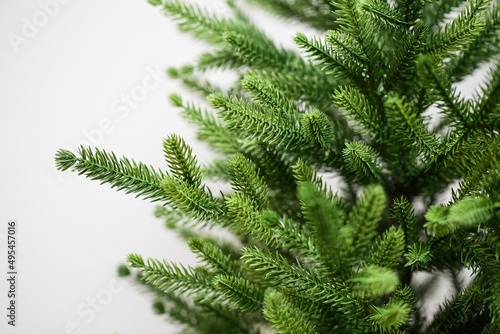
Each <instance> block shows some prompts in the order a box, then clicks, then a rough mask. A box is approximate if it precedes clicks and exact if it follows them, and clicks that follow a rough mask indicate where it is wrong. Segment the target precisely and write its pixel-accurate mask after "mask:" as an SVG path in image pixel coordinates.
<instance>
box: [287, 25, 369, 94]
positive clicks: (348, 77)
mask: <svg viewBox="0 0 500 334" xmlns="http://www.w3.org/2000/svg"><path fill="white" fill-rule="evenodd" d="M294 42H295V43H296V44H297V45H298V46H299V47H300V48H302V49H304V52H305V53H306V54H307V55H308V56H309V57H310V58H312V59H313V60H314V61H315V62H316V63H317V66H318V67H320V68H321V70H322V71H324V72H326V74H334V75H335V76H336V77H337V78H338V80H340V81H341V82H346V81H347V82H349V83H351V84H354V85H357V86H361V87H363V86H364V85H365V84H364V79H363V77H362V73H363V69H362V68H361V67H360V65H359V64H358V63H356V62H354V61H352V60H351V58H348V57H343V56H342V55H341V54H335V53H333V52H331V50H330V49H329V48H328V47H327V46H326V45H324V44H323V42H321V40H319V39H317V38H315V37H313V38H312V39H308V38H307V37H306V36H305V35H304V34H302V33H297V35H296V36H295V38H294Z"/></svg>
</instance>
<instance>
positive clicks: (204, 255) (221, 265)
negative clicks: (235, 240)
mask: <svg viewBox="0 0 500 334" xmlns="http://www.w3.org/2000/svg"><path fill="white" fill-rule="evenodd" d="M188 246H189V248H190V249H191V251H192V252H193V253H195V254H196V255H197V256H198V258H200V259H201V260H202V261H204V262H206V264H207V265H208V266H209V268H210V269H211V270H213V271H214V272H215V273H217V274H223V275H229V276H234V277H239V276H240V275H241V274H240V271H239V263H238V262H236V261H234V260H232V259H231V255H229V254H227V255H226V254H224V252H223V250H222V249H221V248H219V247H218V246H216V245H214V244H213V243H211V242H208V241H204V240H200V239H190V240H189V242H188Z"/></svg>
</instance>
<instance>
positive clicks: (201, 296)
mask: <svg viewBox="0 0 500 334" xmlns="http://www.w3.org/2000/svg"><path fill="white" fill-rule="evenodd" d="M127 261H128V262H129V263H130V266H131V267H132V268H140V269H141V270H142V278H143V279H144V280H145V281H146V282H147V283H151V284H153V285H154V286H156V287H157V288H158V289H160V290H162V291H164V292H172V291H177V293H179V294H182V293H186V294H187V296H193V298H194V299H196V300H199V301H202V302H216V301H217V300H219V299H220V298H221V295H220V294H219V293H218V292H217V290H216V289H215V287H214V285H213V284H212V282H211V279H210V276H209V275H208V274H207V273H206V272H205V271H204V270H202V269H199V268H192V267H188V268H185V267H184V266H183V265H176V264H173V263H167V262H166V261H163V262H161V261H159V260H156V259H151V258H150V259H148V260H147V262H144V260H143V258H142V256H140V255H137V254H130V255H129V256H128V257H127Z"/></svg>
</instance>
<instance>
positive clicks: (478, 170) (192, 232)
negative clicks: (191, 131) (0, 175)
mask: <svg viewBox="0 0 500 334" xmlns="http://www.w3.org/2000/svg"><path fill="white" fill-rule="evenodd" d="M149 2H150V3H151V4H152V5H155V6H158V7H159V8H161V10H162V11H163V12H164V13H165V14H166V15H167V16H170V17H172V18H173V19H174V20H176V21H177V22H178V24H179V28H180V29H181V30H182V31H186V32H189V33H191V34H192V35H194V36H195V37H196V38H198V39H201V40H204V41H206V42H207V43H208V44H210V45H211V48H210V50H211V51H209V52H206V53H204V54H202V55H201V56H200V57H199V58H198V61H197V62H196V63H193V64H187V65H186V66H183V67H181V68H175V69H173V68H172V69H169V70H168V74H169V75H170V76H171V77H172V78H174V79H176V80H179V82H181V83H182V84H183V85H184V86H185V87H187V88H188V89H190V90H192V91H193V92H195V93H197V94H200V95H201V96H203V97H205V98H206V101H207V102H208V105H207V106H206V107H200V106H197V105H195V104H194V103H191V102H185V101H184V99H182V98H181V97H180V96H179V95H177V94H173V95H171V96H170V100H171V102H172V104H173V105H174V106H175V107H177V108H179V110H180V112H181V113H182V115H183V116H185V117H186V118H187V119H188V120H189V122H191V123H193V124H195V125H196V126H197V131H198V135H199V138H200V139H201V140H203V141H205V142H207V143H208V144H209V145H210V146H211V147H212V148H213V149H214V150H215V151H217V152H220V153H221V154H222V155H223V156H224V157H225V158H223V159H218V160H215V161H214V162H213V163H212V164H209V165H206V166H202V165H200V164H199V163H198V161H197V159H196V156H195V154H194V153H193V150H192V149H191V147H190V146H189V145H188V144H187V143H186V142H185V141H184V140H183V139H182V138H181V137H179V136H177V135H175V134H172V135H170V136H169V137H167V138H166V139H165V140H164V142H163V150H164V153H165V160H166V165H167V166H168V169H167V170H164V169H162V168H153V167H149V166H146V165H144V164H142V163H136V162H135V161H134V160H131V159H127V158H125V157H123V158H117V157H116V156H115V155H114V154H113V153H108V152H105V151H104V150H101V149H92V148H81V149H80V151H79V152H77V153H76V154H75V153H72V152H69V151H66V150H60V151H58V152H57V154H56V164H57V166H58V168H59V169H60V170H67V169H70V170H73V171H75V172H77V173H78V174H81V175H85V176H86V177H88V178H90V179H93V180H98V181H100V182H101V183H108V184H110V185H111V187H116V188H117V189H118V190H123V191H125V192H127V193H133V194H136V195H137V196H140V197H142V198H144V199H147V200H150V201H156V202H159V203H160V204H161V205H160V206H159V207H158V208H157V210H156V214H157V216H158V217H161V218H162V219H164V220H165V222H166V225H167V226H168V227H169V228H171V229H173V230H175V231H177V232H178V233H179V236H180V237H181V238H184V239H186V240H187V242H188V245H189V247H190V249H191V250H192V251H193V252H194V253H195V254H196V256H197V257H198V258H199V261H200V265H199V266H194V267H186V266H183V265H182V264H179V263H172V262H167V261H164V260H161V259H143V258H142V256H141V255H138V254H130V255H129V256H128V265H129V267H130V268H138V270H134V272H136V273H137V277H136V280H137V283H138V284H141V285H142V286H144V287H146V288H147V289H148V291H151V292H152V293H154V295H155V301H154V304H153V305H154V309H155V310H156V312H158V313H166V314H167V315H168V316H169V317H170V318H171V319H174V320H177V321H178V322H179V323H181V324H183V325H184V329H185V330H184V331H183V333H207V334H208V333H242V334H243V333H248V334H250V333H268V332H269V330H270V329H271V330H273V331H274V332H276V333H297V334H298V333H310V334H314V333H318V334H320V333H325V334H326V333H420V332H423V333H483V334H487V333H490V334H491V333H500V325H499V324H500V262H499V255H500V174H499V169H500V149H499V148H500V146H499V144H500V137H499V131H500V57H499V56H500V34H499V30H500V19H499V18H500V14H499V3H498V2H495V1H490V0H467V1H457V0H393V1H388V0H334V1H329V0H314V1H313V0H252V1H248V2H250V3H252V4H254V5H260V6H261V7H262V8H264V9H266V10H269V11H271V12H272V13H275V14H277V15H280V16H282V17H284V18H286V19H287V20H288V21H289V22H291V23H292V24H291V28H290V29H292V30H291V31H290V33H291V36H292V37H293V41H294V42H295V44H296V46H297V48H296V49H295V50H288V49H284V48H282V47H280V46H278V45H277V44H276V43H275V42H274V41H273V40H272V39H270V38H269V37H267V36H266V34H265V33H264V32H263V30H262V29H259V27H257V26H256V25H255V24H253V23H252V21H251V20H250V19H249V17H248V16H247V14H246V12H245V11H244V10H243V9H242V6H241V4H240V3H239V2H238V1H236V0H228V1H227V6H228V7H227V8H228V9H229V12H228V13H225V14H224V15H222V14H220V13H217V12H214V11H211V10H210V8H202V7H199V6H198V5H196V4H194V3H191V2H183V1H181V0H149ZM457 8H458V10H457ZM452 11H455V13H456V15H455V16H450V15H449V13H450V12H452ZM295 20H299V21H301V22H303V23H304V24H307V25H310V26H311V27H312V28H314V29H316V30H317V31H318V34H317V35H316V36H313V35H310V34H304V33H301V32H295V31H294V30H293V29H295V28H294V27H293V22H295ZM480 66H488V68H489V72H488V75H487V77H486V78H485V80H484V82H483V83H482V84H481V85H478V87H477V89H476V94H475V96H473V97H471V98H466V97H463V96H462V95H460V93H459V92H458V91H457V89H456V84H457V83H458V82H460V81H461V80H463V78H464V77H466V76H467V75H469V74H472V73H473V72H474V71H475V70H476V69H478V68H479V67H480ZM213 69H220V70H230V71H233V72H234V73H236V74H238V80H237V81H236V82H234V84H233V85H232V87H231V88H230V89H222V88H220V87H218V86H217V84H216V83H214V82H210V80H209V79H208V80H207V75H208V74H210V73H211V72H210V71H209V70H213ZM433 108H434V109H437V110H438V111H437V112H436V113H431V112H429V111H430V110H431V109H433ZM329 174H335V175H337V176H338V179H342V180H343V181H342V183H341V184H342V185H343V186H341V187H339V188H340V189H341V190H339V191H338V192H334V191H333V190H332V189H331V188H330V186H329V185H328V184H327V183H326V182H325V180H324V179H323V178H324V177H325V176H328V175H329ZM208 178H211V179H216V180H223V181H226V182H228V183H229V184H230V185H231V187H232V191H229V192H220V194H218V193H217V194H215V193H216V192H214V193H212V191H211V189H210V188H209V187H208V186H207V185H206V184H205V183H204V182H205V181H206V180H207V179H208ZM450 189H451V190H450ZM443 194H444V195H446V194H448V195H449V198H450V200H449V202H447V203H440V202H438V198H443V196H442V195H443ZM214 226H217V227H218V228H223V229H226V230H228V231H230V232H231V233H233V234H234V236H235V238H236V241H233V242H230V241H225V240H220V239H218V238H216V237H214V236H213V234H211V233H210V228H211V227H214ZM464 269H468V270H469V271H470V272H472V278H471V279H470V280H468V281H467V282H466V281H464V280H463V279H461V275H462V274H463V271H464ZM417 272H428V273H431V274H432V275H433V276H434V277H435V276H443V277H448V278H449V281H450V284H451V286H452V288H453V289H454V295H453V296H452V297H450V298H448V300H447V301H446V302H444V304H442V305H441V307H440V309H439V310H438V311H437V313H436V314H435V315H433V316H432V317H430V318H429V319H427V320H426V308H427V307H426V306H427V303H428V301H429V297H430V296H429V291H432V289H433V284H434V283H435V280H434V279H430V280H428V281H424V282H421V284H419V285H418V286H417V285H416V284H415V280H414V278H415V276H416V275H415V273H417ZM120 273H121V274H122V275H126V274H128V273H129V270H128V268H126V267H122V268H120ZM431 297H432V296H431Z"/></svg>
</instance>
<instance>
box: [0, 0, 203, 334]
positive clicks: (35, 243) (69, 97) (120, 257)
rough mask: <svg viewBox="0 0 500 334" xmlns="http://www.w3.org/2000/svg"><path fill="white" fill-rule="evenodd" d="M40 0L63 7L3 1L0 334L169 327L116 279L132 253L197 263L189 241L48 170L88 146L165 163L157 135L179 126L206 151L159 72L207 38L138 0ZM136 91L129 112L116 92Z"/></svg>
mask: <svg viewBox="0 0 500 334" xmlns="http://www.w3.org/2000/svg"><path fill="white" fill-rule="evenodd" d="M41 3H56V4H57V3H59V2H54V1H48V0H42V1H41V2H40V1H37V0H29V1H27V0H23V1H2V2H1V3H0V50H1V54H0V68H1V70H0V75H1V76H0V96H1V98H0V115H1V116H0V117H1V119H0V126H1V129H0V149H1V151H0V152H1V165H0V234H3V235H2V236H1V237H3V238H2V239H0V243H1V245H0V268H1V270H0V289H1V290H0V310H1V311H0V332H1V333H40V334H56V333H57V334H59V333H89V334H90V333H96V334H99V333H121V334H126V333H149V334H156V333H173V332H175V331H174V330H173V327H172V326H171V325H169V324H168V323H167V321H165V319H164V317H161V316H156V315H154V314H153V313H152V311H151V307H150V305H151V301H152V298H151V296H150V295H145V294H142V293H140V292H139V291H138V290H137V289H136V287H135V286H132V285H130V286H127V287H124V286H123V284H124V282H123V280H121V279H119V278H116V274H115V272H116V268H117V266H118V265H119V264H120V263H124V262H125V259H126V255H127V254H128V253H131V252H135V253H139V254H142V255H143V256H145V257H147V256H151V257H157V258H165V259H169V260H175V261H182V262H184V263H194V260H193V259H194V257H192V256H191V255H190V253H189V251H188V249H187V246H185V243H184V242H182V241H179V240H178V239H177V237H176V236H175V235H174V234H173V233H170V232H169V231H167V230H166V229H165V228H164V226H163V223H162V221H160V220H158V219H156V218H154V216H153V211H154V204H151V203H149V202H146V201H142V200H139V199H135V198H134V196H132V195H126V194H124V193H123V192H116V191H115V190H111V189H110V187H109V186H108V185H103V186H100V185H99V183H98V182H96V181H90V180H88V179H86V178H84V177H82V176H77V175H76V174H75V173H71V172H66V173H61V172H59V171H56V170H55V167H54V154H55V152H56V151H57V150H58V149H59V148H65V149H69V150H72V151H74V150H75V149H76V148H77V147H78V146H79V144H80V143H81V142H82V141H87V142H89V141H90V143H91V144H95V146H98V147H101V148H104V149H106V150H109V151H114V152H115V153H116V154H117V155H119V156H121V155H125V156H127V157H131V158H134V159H135V160H137V161H142V162H144V163H147V164H153V165H155V166H158V167H161V168H165V163H164V161H163V153H162V139H163V138H164V137H166V136H167V135H168V134H170V133H172V132H175V133H178V134H180V135H182V136H183V137H185V138H186V141H187V142H188V143H190V144H195V145H196V149H195V150H194V151H195V153H196V154H197V155H198V157H199V159H200V160H201V161H207V160H208V159H209V158H210V154H209V153H208V152H207V149H206V145H203V144H199V143H196V142H195V139H194V138H195V137H194V135H193V129H192V128H190V127H189V126H187V125H186V124H187V123H186V122H185V121H184V120H183V119H181V118H180V117H179V116H178V111H177V110H175V108H173V107H171V106H170V104H169V103H168V101H167V96H168V94H170V93H172V92H179V91H180V92H181V93H182V90H180V88H179V85H178V83H177V82H174V81H173V80H170V79H169V78H167V77H166V76H165V75H164V73H165V69H166V68H167V67H169V66H179V65H183V64H185V63H187V62H189V61H193V60H194V59H196V56H197V55H198V54H199V53H200V52H201V50H202V49H203V47H204V44H203V43H200V42H197V41H195V40H193V39H192V38H190V36H188V35H186V34H180V33H178V32H177V29H176V26H175V24H174V23H173V22H172V21H171V20H170V19H168V18H166V17H165V16H164V15H163V14H162V13H160V12H159V10H158V7H156V8H155V7H153V6H151V5H149V4H148V3H147V2H146V1H141V0H107V1H96V0H92V1H89V0H85V1H83V0H72V1H66V2H65V3H64V4H61V3H63V1H60V3H59V5H58V8H56V7H54V6H51V7H49V9H50V10H47V9H45V10H44V9H43V7H42V5H41ZM44 12H45V13H47V12H51V14H53V15H52V16H48V15H47V14H44ZM26 22H29V23H26ZM30 27H31V29H30ZM33 27H34V29H33ZM19 41H20V42H19ZM150 72H156V73H159V74H155V77H156V80H155V79H154V77H153V76H151V74H150ZM144 80H145V81H146V85H147V87H148V88H149V90H147V91H146V92H147V95H146V96H141V95H140V93H141V92H144V89H142V90H141V87H144V83H143V82H144ZM138 87H139V88H138ZM153 87H154V88H153ZM133 93H135V96H136V100H134V99H133V98H132V102H135V104H131V105H132V106H133V108H132V107H129V108H128V109H129V112H128V114H125V111H124V108H123V107H124V106H126V104H124V102H122V98H123V94H126V95H132V94H133ZM137 98H138V99H139V100H140V101H138V100H137ZM119 107H121V112H120V111H119V110H120V109H118V108H119ZM125 109H126V108H125ZM117 111H118V112H117ZM101 123H103V124H104V125H105V126H104V127H103V130H105V131H106V132H107V133H103V132H102V131H101V130H102V129H99V127H100V125H101ZM97 130H99V132H100V134H99V133H98V132H97ZM85 133H87V134H88V135H86V134H85ZM88 136H90V138H91V140H89V138H88ZM93 146H94V145H93ZM8 219H17V221H18V224H19V228H18V238H19V241H18V247H19V248H18V249H19V254H18V268H19V280H18V287H17V288H18V292H19V293H18V299H17V303H18V310H17V323H18V326H17V327H16V328H15V329H13V328H11V327H10V326H7V325H6V323H7V318H6V315H5V314H6V310H5V308H6V306H7V305H6V303H7V297H6V294H7V292H6V287H7V285H6V278H4V276H5V272H6V256H5V254H6V249H5V232H6V228H7V227H6V224H7V220H8ZM110 292H111V293H110ZM110 296H111V297H110ZM93 299H95V302H94V303H95V305H94V306H92V305H93V304H92V300H93ZM93 307H94V308H95V309H93ZM92 312H93V313H94V315H92ZM73 328H76V329H73Z"/></svg>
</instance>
